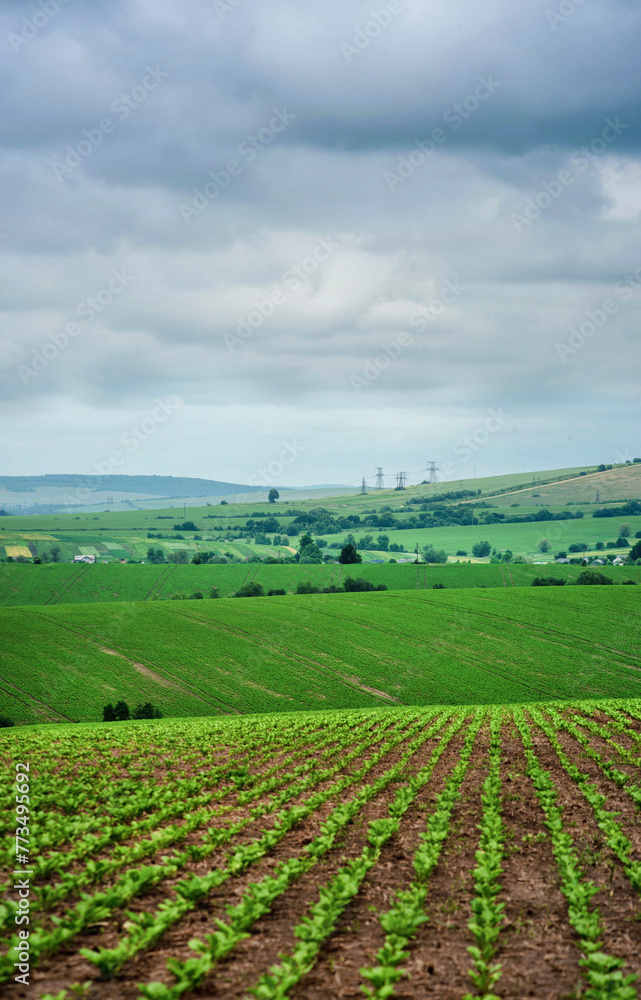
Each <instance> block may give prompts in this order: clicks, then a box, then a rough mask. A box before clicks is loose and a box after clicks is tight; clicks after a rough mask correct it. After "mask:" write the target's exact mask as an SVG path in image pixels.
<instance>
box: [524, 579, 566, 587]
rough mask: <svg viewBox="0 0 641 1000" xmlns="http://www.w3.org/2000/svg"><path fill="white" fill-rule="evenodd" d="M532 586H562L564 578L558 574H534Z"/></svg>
mask: <svg viewBox="0 0 641 1000" xmlns="http://www.w3.org/2000/svg"><path fill="white" fill-rule="evenodd" d="M532 586H533V587H564V586H565V580H561V579H560V577H558V576H535V577H534V579H533V580H532Z"/></svg>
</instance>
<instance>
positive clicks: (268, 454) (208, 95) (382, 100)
mask: <svg viewBox="0 0 641 1000" xmlns="http://www.w3.org/2000/svg"><path fill="white" fill-rule="evenodd" d="M640 28H641V10H640V9H639V6H638V3H637V2H635V0H585V2H584V3H575V2H573V0H549V5H548V0H542V2H540V0H523V3H519V4H514V3H513V2H512V0H483V2H482V3H475V2H472V0H466V2H463V0H432V2H429V3H427V2H425V0H402V2H401V0H391V2H387V3H385V2H383V0H381V2H380V3H376V4H374V5H372V2H371V0H367V2H366V3H359V2H355V0H324V2H323V3H320V4H319V3H317V2H312V0H271V2H270V3H261V2H259V0H213V2H212V0H108V2H106V0H67V2H66V3H64V2H63V0H4V2H3V3H2V6H1V8H0V43H1V44H2V46H3V59H2V61H1V67H2V68H1V69H0V122H1V123H2V125H1V127H0V135H1V140H0V141H1V148H0V158H1V159H0V170H1V184H0V199H1V206H0V234H1V236H0V253H1V254H2V258H3V265H4V266H3V269H2V275H3V277H2V287H3V295H2V302H1V309H2V312H1V315H0V324H1V325H0V338H1V348H0V371H1V373H2V375H1V377H2V390H3V391H2V400H3V402H2V414H1V420H2V434H3V455H4V458H3V462H2V468H1V469H0V471H1V472H2V473H4V474H5V475H20V474H31V475H37V474H42V473H60V472H74V473H87V474H90V473H95V472H96V471H103V472H107V471H113V472H119V473H125V474H139V473H147V474H154V473H155V474H165V475H167V474H173V475H186V476H199V477H206V478H213V479H222V480H229V481H233V482H241V483H247V482H262V481H265V482H268V483H270V484H273V483H275V484H282V485H303V484H315V483H339V484H342V483H356V482H360V477H361V476H366V477H367V478H368V480H369V481H372V480H373V475H374V470H375V467H377V466H382V467H383V468H384V470H385V472H386V474H389V476H390V478H389V479H388V483H389V484H391V483H392V474H393V473H396V472H397V471H400V470H403V471H407V472H408V478H409V481H411V482H412V481H414V482H415V481H419V480H420V479H422V478H423V473H422V470H423V469H424V468H425V463H426V461H427V460H428V459H429V460H436V461H437V462H438V463H439V465H440V466H441V467H442V468H443V469H444V470H445V473H444V475H445V478H449V479H456V478H459V477H465V476H468V475H471V474H472V472H473V469H474V468H476V474H477V475H488V474H492V473H496V472H502V471H521V470H523V471H525V470H531V469H546V468H555V467H565V466H571V465H578V464H583V463H594V462H601V461H605V462H613V461H621V460H624V459H625V458H632V457H634V456H637V455H639V454H641V441H640V439H639V434H638V429H639V419H638V418H639V374H640V372H639V368H640V359H639V335H638V331H639V322H640V319H641V240H640V239H639V233H640V225H639V222H640V217H641V159H640V140H641V129H640V114H639V111H640V107H641V104H640V101H639V90H640V78H639V62H638V54H639V51H640V48H641V45H640V41H641V39H640V34H641V32H640Z"/></svg>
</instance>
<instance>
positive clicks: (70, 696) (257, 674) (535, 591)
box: [0, 587, 641, 722]
mask: <svg viewBox="0 0 641 1000" xmlns="http://www.w3.org/2000/svg"><path fill="white" fill-rule="evenodd" d="M0 631H1V634H2V637H3V652H2V654H1V660H0V663H1V667H2V669H1V677H2V680H1V682H0V684H1V688H2V692H3V693H2V707H1V708H0V714H2V715H9V716H12V717H13V718H14V719H16V720H19V721H23V722H35V721H41V720H50V721H63V720H79V721H90V720H91V719H97V718H99V717H100V710H101V707H102V705H103V704H104V703H105V702H107V701H113V700H116V699H117V698H120V697H124V698H125V699H126V700H127V701H129V702H130V704H131V703H134V704H135V703H137V702H139V701H146V700H150V701H152V702H153V703H154V704H156V705H159V706H160V707H161V708H162V710H163V712H164V714H165V715H168V716H169V715H171V716H181V715H206V714H220V713H223V714H224V713H227V714H230V713H231V714H236V713H251V712H278V711H291V710H308V709H318V708H358V707H368V706H375V705H384V704H388V705H392V704H404V705H421V704H423V705H428V704H441V703H443V704H468V703H479V704H490V703H492V704H493V703H506V704H507V703H513V702H523V701H528V700H536V701H541V700H545V699H576V698H591V697H639V696H641V641H640V640H641V597H640V595H639V592H638V591H637V589H636V588H634V587H629V588H628V587H625V588H623V587H608V588H604V587H599V588H595V587H590V588H588V587H581V588H579V587H572V588H570V587H567V588H560V587H558V588H545V589H540V588H518V587H515V588H509V589H508V588H500V589H496V588H495V589H491V590H490V589H488V590H477V591H469V590H468V591H465V590H462V589H461V590H454V589H452V590H450V591H447V590H446V591H432V590H427V591H426V590H421V591H416V590H414V591H390V592H387V593H373V594H358V595H351V594H348V595H344V594H337V595H317V596H310V597H281V598H274V599H271V600H270V599H265V598H254V599H245V600H233V599H230V600H220V601H192V602H169V603H165V602H150V603H128V604H118V603H114V604H111V605H109V604H93V605H91V604H85V605H77V606H58V607H56V606H52V607H32V608H23V607H20V608H5V609H3V610H2V611H1V612H0Z"/></svg>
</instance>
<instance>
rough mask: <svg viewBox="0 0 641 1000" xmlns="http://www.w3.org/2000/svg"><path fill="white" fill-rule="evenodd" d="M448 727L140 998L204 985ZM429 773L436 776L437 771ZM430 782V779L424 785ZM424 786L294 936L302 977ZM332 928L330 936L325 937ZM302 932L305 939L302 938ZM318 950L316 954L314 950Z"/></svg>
mask: <svg viewBox="0 0 641 1000" xmlns="http://www.w3.org/2000/svg"><path fill="white" fill-rule="evenodd" d="M444 722H445V720H444V719H442V720H439V721H438V722H436V723H435V724H434V725H433V726H431V727H430V729H429V730H427V732H425V733H423V734H421V736H419V737H418V738H417V739H415V740H414V741H413V742H412V743H411V744H410V746H409V747H408V748H407V750H406V751H405V753H404V754H403V756H402V758H401V760H400V761H399V762H398V763H397V764H395V765H394V766H393V767H392V768H390V769H389V770H387V771H386V772H385V773H384V774H383V775H382V776H381V777H380V778H378V779H377V780H376V781H375V782H374V783H373V784H371V785H365V786H364V787H363V788H362V789H361V790H360V791H359V792H358V793H357V795H356V796H355V797H354V798H353V799H351V801H349V802H346V803H341V804H340V805H339V806H337V807H336V808H335V809H334V810H333V812H332V813H331V814H330V816H329V818H328V819H327V820H326V821H325V822H324V823H323V825H322V827H321V832H320V834H319V835H318V836H317V837H315V838H314V840H313V841H312V842H311V843H310V844H309V845H307V846H306V847H305V848H304V850H303V853H302V854H301V855H300V856H299V857H297V858H294V859H292V860H290V861H287V862H284V863H283V864H281V865H279V866H278V867H277V869H276V871H275V873H274V875H270V876H267V877H265V878H264V879H262V880H261V881H260V882H258V883H253V884H251V885H250V886H248V888H247V890H246V891H245V894H244V896H243V898H242V901H241V903H240V904H239V905H238V906H236V907H232V908H230V909H228V911H227V912H228V914H229V916H230V917H231V920H230V922H229V923H224V922H223V921H221V920H217V921H216V923H217V925H218V930H217V931H215V932H214V933H213V934H209V935H207V937H206V938H205V940H204V941H199V940H197V939H194V940H192V941H190V942H189V945H190V947H191V948H192V949H193V950H194V951H197V952H199V957H198V958H192V959H187V961H185V962H180V961H177V960H176V959H169V960H168V962H167V967H168V968H169V970H170V971H171V972H172V973H173V975H174V977H175V980H176V982H175V984H174V985H173V986H170V987H168V986H166V985H164V984H162V983H157V982H156V983H150V984H147V985H143V984H141V985H140V993H141V996H142V997H145V998H147V1000H177V998H178V997H180V996H182V995H183V994H184V993H186V992H188V991H190V990H193V989H195V988H196V987H198V986H200V985H201V984H202V982H203V980H204V978H205V976H206V975H207V974H208V972H209V971H210V970H211V968H212V967H213V966H214V964H215V963H216V962H217V961H219V960H220V959H221V958H223V957H224V956H225V955H227V954H228V953H229V952H230V951H231V950H232V949H233V948H234V947H235V946H236V944H237V943H238V942H239V941H241V940H242V939H243V938H244V937H246V936H247V934H248V931H249V930H250V929H251V927H252V926H253V925H254V923H255V922H256V920H258V919H259V918H260V917H261V916H263V915H264V914H265V913H267V912H269V910H270V909H271V907H272V905H273V903H274V901H275V900H276V899H277V898H278V897H279V896H280V895H282V893H284V892H285V891H286V890H287V889H288V888H289V886H290V885H291V884H293V882H294V881H296V879H298V878H299V877H300V876H301V875H303V874H304V873H305V872H307V871H308V870H309V869H310V868H311V867H312V866H313V865H314V864H316V862H317V861H318V860H319V859H320V858H321V857H323V856H324V855H325V854H326V853H327V852H328V851H329V850H330V849H331V848H332V847H333V846H334V844H335V842H336V838H337V836H338V834H339V832H340V831H341V830H342V829H344V828H345V826H346V825H347V824H348V823H350V822H351V821H352V820H353V818H354V817H355V816H356V815H357V814H358V813H359V812H360V811H361V809H362V808H363V807H364V806H365V805H366V804H367V802H369V801H371V800H372V799H374V798H375V797H376V795H378V794H379V793H380V792H381V791H383V790H384V789H385V788H387V787H388V786H389V785H390V784H391V783H392V782H393V781H395V780H398V778H399V777H400V776H401V775H402V774H403V772H404V769H405V766H406V764H407V762H408V761H409V760H410V759H411V757H412V756H413V754H414V753H415V752H416V751H417V750H418V749H419V747H420V746H422V745H423V744H424V743H425V742H426V741H427V740H428V739H430V738H431V737H432V736H435V735H436V734H437V733H438V732H439V730H440V729H442V728H443V724H444ZM462 725H463V718H462V717H461V716H460V715H459V716H458V717H456V718H455V720H454V722H453V723H452V725H451V726H450V727H449V729H448V730H447V731H446V732H445V733H444V734H443V735H442V736H441V738H440V740H439V743H438V745H437V747H436V749H435V750H434V752H433V755H432V756H433V757H434V758H435V760H434V763H435V762H436V760H437V759H438V757H439V756H440V755H441V754H442V753H443V750H444V749H445V747H446V746H447V744H448V743H449V741H450V740H451V739H452V737H453V736H454V734H455V733H456V732H457V731H458V730H459V729H460V728H461V726H462ZM432 766H433V765H432ZM429 770H430V774H431V770H432V768H430V769H429ZM422 773H423V772H421V774H422ZM427 780H428V779H427V776H426V777H425V781H427ZM425 781H423V782H421V783H419V784H418V786H417V788H416V791H414V792H413V794H411V795H409V796H408V795H407V789H406V788H402V789H400V790H399V792H398V793H397V796H396V798H395V800H394V803H392V805H391V806H390V808H389V812H390V819H383V820H376V821H374V822H373V823H370V826H369V842H368V846H367V847H366V848H365V850H364V851H363V854H362V855H361V858H359V859H356V861H354V862H351V864H349V865H347V866H345V868H342V869H340V870H339V872H338V874H337V876H335V878H334V879H333V880H332V882H331V883H330V886H329V887H326V888H325V889H324V890H323V889H321V891H320V896H321V898H320V902H319V904H317V906H316V907H315V908H313V910H312V917H311V918H307V920H306V921H304V922H303V924H302V925H300V927H298V928H297V929H296V932H295V933H297V936H299V937H300V940H301V942H303V943H302V944H301V945H299V947H298V950H297V952H296V953H295V956H294V958H293V959H292V960H293V961H294V963H297V967H298V968H299V971H300V969H302V971H300V975H302V974H303V972H304V971H306V970H305V969H304V968H303V965H302V964H301V955H302V952H304V955H305V958H304V961H305V962H307V961H309V959H310V957H311V956H312V954H317V951H318V947H320V944H322V941H323V940H324V939H325V937H327V936H328V934H329V933H330V932H331V929H332V926H333V924H332V921H333V920H335V919H338V917H339V916H340V914H341V913H342V911H343V909H344V907H345V906H346V905H347V903H348V902H349V900H350V899H351V898H352V897H353V895H355V894H356V892H357V891H358V889H359V887H360V884H361V882H362V880H363V878H364V877H365V874H366V873H367V871H369V868H370V867H371V866H372V865H373V864H374V863H375V861H376V860H377V859H378V856H379V854H380V850H381V848H382V846H383V844H384V843H385V842H386V841H387V840H388V839H389V837H391V836H392V834H393V833H394V832H396V830H397V829H398V826H399V824H400V818H401V816H402V815H403V813H404V812H405V811H406V809H407V808H408V807H409V805H410V804H411V802H412V801H413V799H414V797H415V795H416V792H417V791H418V788H419V787H422V784H424V783H425ZM328 927H329V929H328V930H327V932H326V933H323V931H325V930H326V929H327V928H328ZM299 931H300V934H298V932H299ZM301 949H302V951H301ZM314 949H316V950H315V951H314ZM272 973H274V969H272ZM292 975H293V973H292V970H291V968H290V969H289V971H288V972H287V973H286V977H285V978H286V982H287V984H288V986H287V988H289V986H291V985H293V981H290V980H291V979H292ZM273 978H274V976H272V977H270V979H273ZM298 978H300V976H298ZM295 981H298V979H295ZM284 982H285V980H283V983H281V984H280V985H281V986H283V985H284ZM264 988H267V987H265V985H264V983H263V981H262V980H261V983H259V984H258V986H257V987H256V990H257V991H258V992H257V993H256V996H257V997H262V996H263V994H262V993H261V992H260V991H261V990H262V989H264ZM265 995H267V994H265ZM270 995H271V994H270ZM273 995H274V996H285V993H283V992H279V993H275V994H273Z"/></svg>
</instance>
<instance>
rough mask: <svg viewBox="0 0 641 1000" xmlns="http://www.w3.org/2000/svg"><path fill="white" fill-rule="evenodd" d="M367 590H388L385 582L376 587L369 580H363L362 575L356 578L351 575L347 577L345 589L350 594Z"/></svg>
mask: <svg viewBox="0 0 641 1000" xmlns="http://www.w3.org/2000/svg"><path fill="white" fill-rule="evenodd" d="M366 590H387V587H386V586H385V584H384V583H379V585H378V587H375V586H374V584H373V583H370V582H369V580H363V578H362V577H360V576H359V577H357V578H356V579H353V578H352V577H351V576H348V577H346V579H345V591H346V592H347V593H348V594H355V593H361V592H363V591H366Z"/></svg>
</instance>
